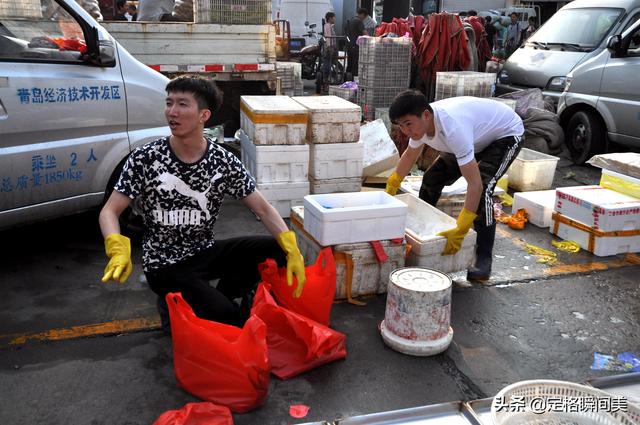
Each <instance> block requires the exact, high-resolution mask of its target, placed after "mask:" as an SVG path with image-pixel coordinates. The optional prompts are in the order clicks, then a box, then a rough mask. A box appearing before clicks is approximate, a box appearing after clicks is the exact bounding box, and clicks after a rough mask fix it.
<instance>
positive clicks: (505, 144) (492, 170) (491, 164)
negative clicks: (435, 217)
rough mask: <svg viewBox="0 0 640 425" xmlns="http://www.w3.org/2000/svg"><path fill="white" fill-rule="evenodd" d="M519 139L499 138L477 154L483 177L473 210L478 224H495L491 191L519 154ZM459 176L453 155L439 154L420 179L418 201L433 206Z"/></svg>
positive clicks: (516, 137) (513, 137)
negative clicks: (476, 206)
mask: <svg viewBox="0 0 640 425" xmlns="http://www.w3.org/2000/svg"><path fill="white" fill-rule="evenodd" d="M521 140H522V137H518V136H511V137H505V138H502V139H498V140H496V141H495V142H493V143H491V144H490V145H489V146H487V147H486V148H485V149H484V150H483V151H482V152H478V153H477V154H476V161H478V166H479V168H480V177H481V178H482V197H481V198H480V204H479V205H478V210H477V211H476V214H477V215H478V218H477V219H476V220H477V221H476V222H477V223H478V224H481V225H484V226H490V225H492V224H493V223H494V217H493V190H494V189H495V187H496V183H497V182H498V180H499V179H500V177H502V175H503V174H504V173H505V172H506V171H507V169H508V168H509V165H511V163H512V162H513V160H514V159H515V158H516V156H517V155H518V152H520V148H521V147H522V146H521ZM461 175H462V174H461V173H460V167H459V166H458V162H457V161H456V158H455V156H454V155H453V154H450V153H444V152H442V153H440V155H439V156H438V158H436V160H435V162H434V163H433V164H432V165H431V167H429V169H428V170H427V171H426V172H425V173H424V176H423V177H422V185H421V186H420V193H419V196H420V199H422V200H424V201H425V202H427V203H429V204H431V205H433V206H435V205H436V204H437V203H438V199H440V195H442V189H443V188H444V187H445V186H448V185H450V184H453V183H454V182H455V181H456V180H458V179H459V178H460V176H461Z"/></svg>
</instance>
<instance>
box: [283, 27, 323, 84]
mask: <svg viewBox="0 0 640 425" xmlns="http://www.w3.org/2000/svg"><path fill="white" fill-rule="evenodd" d="M315 28H316V24H311V25H309V32H308V33H307V34H305V36H306V37H308V38H309V39H311V40H313V41H312V43H311V44H309V45H306V46H304V47H302V48H301V49H300V50H292V51H291V52H290V54H291V60H292V61H293V62H299V63H301V64H302V78H303V79H305V80H314V79H315V78H316V74H317V72H318V65H319V63H320V51H321V48H320V45H319V43H318V40H319V39H320V36H319V35H318V33H317V31H316V30H315Z"/></svg>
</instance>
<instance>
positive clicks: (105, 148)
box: [0, 0, 170, 228]
mask: <svg viewBox="0 0 640 425" xmlns="http://www.w3.org/2000/svg"><path fill="white" fill-rule="evenodd" d="M168 81H169V80H168V79H167V78H166V77H164V76H163V75H161V74H160V73H158V72H156V71H154V70H152V69H151V68H149V67H147V66H146V65H143V64H142V63H140V62H138V61H137V60H136V59H134V58H133V57H132V56H131V55H130V54H129V53H127V51H126V50H125V49H123V48H122V46H120V45H119V44H118V43H117V42H116V41H115V40H114V39H113V38H112V37H111V36H110V35H109V34H108V33H107V32H106V30H104V29H103V28H102V27H100V25H99V24H98V23H97V22H96V21H94V20H93V18H91V16H89V14H87V13H86V12H85V11H84V10H83V9H82V8H81V7H80V6H78V4H77V3H76V2H75V1H73V0H10V1H3V2H0V228H7V227H10V226H15V225H18V224H26V223H30V222H34V221H37V220H42V219H48V218H53V217H58V216H62V215H66V214H71V213H75V212H79V211H82V210H86V209H90V208H94V207H97V206H99V205H100V204H101V203H102V202H103V200H104V199H105V193H107V194H108V193H109V192H110V190H111V187H112V186H113V184H114V183H115V180H116V179H117V177H118V176H119V173H120V169H121V167H122V164H123V163H124V160H125V159H126V157H127V156H128V155H129V153H130V152H131V150H132V149H133V148H135V147H137V146H140V145H142V144H144V143H146V142H148V141H151V140H154V139H156V138H158V137H161V136H165V135H168V134H169V133H170V132H169V129H168V127H167V125H166V121H165V119H164V116H163V109H164V107H163V105H164V101H165V100H164V99H165V97H166V92H165V86H166V84H167V82H168Z"/></svg>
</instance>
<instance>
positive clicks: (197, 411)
mask: <svg viewBox="0 0 640 425" xmlns="http://www.w3.org/2000/svg"><path fill="white" fill-rule="evenodd" d="M153 425H233V417H232V416H231V411H229V408H228V407H224V406H218V405H216V404H213V403H210V402H208V401H205V402H202V403H187V404H185V405H184V407H183V408H182V409H177V410H168V411H166V412H164V413H163V414H162V415H160V417H159V418H158V419H156V421H155V422H154V423H153Z"/></svg>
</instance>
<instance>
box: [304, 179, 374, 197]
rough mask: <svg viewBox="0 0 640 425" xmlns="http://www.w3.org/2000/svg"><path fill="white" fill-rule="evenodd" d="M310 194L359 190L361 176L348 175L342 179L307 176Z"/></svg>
mask: <svg viewBox="0 0 640 425" xmlns="http://www.w3.org/2000/svg"><path fill="white" fill-rule="evenodd" d="M309 183H310V184H311V188H310V191H311V194H313V195H321V194H324V193H343V192H359V191H360V190H361V189H362V178H361V177H349V178H344V179H327V180H315V179H314V178H313V177H309Z"/></svg>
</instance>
